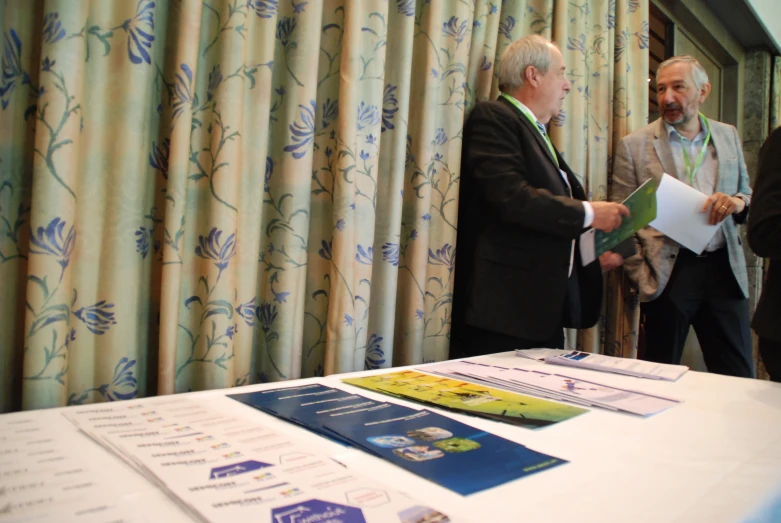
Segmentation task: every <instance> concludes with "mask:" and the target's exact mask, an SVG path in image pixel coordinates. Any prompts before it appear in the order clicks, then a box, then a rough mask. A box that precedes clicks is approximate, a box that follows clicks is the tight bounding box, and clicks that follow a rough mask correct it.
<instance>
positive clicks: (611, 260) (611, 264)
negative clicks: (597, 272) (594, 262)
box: [599, 251, 624, 272]
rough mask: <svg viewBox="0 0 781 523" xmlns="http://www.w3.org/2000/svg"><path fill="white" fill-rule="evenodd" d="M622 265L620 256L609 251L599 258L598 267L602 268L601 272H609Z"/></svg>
mask: <svg viewBox="0 0 781 523" xmlns="http://www.w3.org/2000/svg"><path fill="white" fill-rule="evenodd" d="M623 264H624V259H623V258H622V257H621V255H620V254H616V253H614V252H611V251H607V252H606V253H604V254H602V255H600V257H599V265H600V267H602V272H610V271H612V270H613V269H615V268H617V267H621V266H622V265H623Z"/></svg>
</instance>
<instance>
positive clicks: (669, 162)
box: [654, 118, 685, 181]
mask: <svg viewBox="0 0 781 523" xmlns="http://www.w3.org/2000/svg"><path fill="white" fill-rule="evenodd" d="M656 122H657V125H656V129H654V149H656V156H658V157H659V163H661V164H662V169H664V172H666V173H667V174H669V175H670V176H675V177H676V178H678V179H679V180H680V179H681V177H680V175H679V174H678V169H676V168H675V160H673V151H672V149H670V142H669V139H668V137H667V130H666V129H665V128H664V123H663V120H662V119H661V118H659V119H658V120H657V121H656ZM683 181H685V180H683Z"/></svg>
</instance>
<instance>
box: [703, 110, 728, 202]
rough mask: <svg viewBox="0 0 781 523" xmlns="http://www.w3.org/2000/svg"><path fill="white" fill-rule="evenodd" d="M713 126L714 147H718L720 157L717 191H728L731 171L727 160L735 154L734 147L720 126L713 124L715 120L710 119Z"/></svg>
mask: <svg viewBox="0 0 781 523" xmlns="http://www.w3.org/2000/svg"><path fill="white" fill-rule="evenodd" d="M708 123H709V124H710V127H711V134H710V139H711V141H712V142H713V147H714V148H715V149H716V157H717V158H718V159H719V170H718V179H717V180H716V192H727V191H725V190H724V188H725V187H726V183H727V178H728V177H729V176H730V172H729V170H728V169H726V167H727V160H728V159H729V156H731V155H732V154H734V153H733V152H732V148H730V147H729V146H728V145H727V142H726V141H725V140H724V136H722V135H721V131H720V129H719V127H718V126H714V125H713V120H710V119H709V120H708Z"/></svg>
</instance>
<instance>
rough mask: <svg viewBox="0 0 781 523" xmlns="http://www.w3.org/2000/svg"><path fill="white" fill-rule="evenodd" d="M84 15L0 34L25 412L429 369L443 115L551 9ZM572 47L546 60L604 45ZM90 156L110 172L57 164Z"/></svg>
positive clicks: (456, 137)
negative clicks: (17, 147) (16, 146)
mask: <svg viewBox="0 0 781 523" xmlns="http://www.w3.org/2000/svg"><path fill="white" fill-rule="evenodd" d="M619 1H622V0H619ZM92 3H94V2H86V3H85V5H84V6H83V8H82V9H74V10H67V11H66V10H63V9H55V10H51V11H48V12H46V13H43V15H42V19H41V20H40V23H41V24H42V26H41V27H42V28H43V29H42V33H41V35H40V41H38V42H36V41H33V40H32V39H31V37H29V36H27V35H28V33H29V29H28V28H24V27H22V26H19V27H10V28H8V29H7V30H6V31H5V32H4V34H3V38H2V42H3V51H2V76H0V107H1V110H2V111H3V113H2V117H3V118H6V119H8V118H12V115H13V118H17V119H20V121H21V122H22V123H23V124H24V125H26V126H27V128H28V129H29V131H30V132H31V133H34V136H35V140H34V153H33V154H32V155H31V156H27V157H24V158H21V157H13V158H10V157H9V158H6V157H3V156H0V173H2V174H1V175H0V218H1V219H0V230H2V231H4V232H5V234H4V235H2V236H0V270H7V271H9V272H4V273H3V274H11V272H10V271H11V270H12V268H13V270H14V271H16V267H18V266H19V265H20V264H21V266H25V267H27V275H28V276H27V285H26V289H25V288H22V291H20V293H18V294H14V296H17V297H19V300H17V301H18V303H19V304H20V305H21V307H19V308H18V310H20V311H21V312H16V313H15V314H16V316H14V317H20V316H19V314H22V315H24V321H23V323H24V332H23V334H22V338H23V345H24V350H25V353H24V357H23V383H22V386H21V391H22V392H21V396H22V401H21V404H22V405H23V407H24V408H33V407H41V406H54V405H61V404H66V403H70V404H79V403H87V402H93V401H114V400H121V399H129V398H132V397H136V396H137V395H147V394H154V393H156V392H176V391H186V390H194V389H203V388H213V387H228V386H240V385H245V384H248V383H255V382H266V381H274V380H282V379H290V378H295V377H299V376H319V375H323V374H327V373H333V372H344V371H351V370H359V369H363V368H366V369H375V368H383V367H389V366H391V365H393V364H399V363H416V362H423V361H435V360H440V359H444V358H446V357H447V352H448V344H449V338H448V337H449V332H450V316H451V309H452V297H453V295H452V285H453V275H454V268H455V263H456V252H457V248H456V245H455V232H456V221H457V220H456V218H457V217H456V210H457V198H458V180H459V174H460V165H459V163H460V151H461V128H462V124H463V119H464V116H465V114H466V113H467V112H468V111H469V109H470V108H471V106H472V105H473V104H474V103H475V102H476V101H479V100H483V99H486V98H488V97H489V96H491V95H492V93H493V94H495V89H496V86H495V78H494V75H495V71H496V68H497V66H498V61H499V59H500V57H501V53H502V52H503V50H504V48H505V47H506V45H507V44H509V43H510V41H512V40H514V39H516V38H518V37H519V36H522V35H523V34H528V33H530V32H537V33H543V34H547V33H549V32H550V30H551V25H552V24H551V23H552V19H553V10H552V9H551V7H550V5H549V2H545V1H542V0H530V1H528V2H520V1H513V0H508V1H506V2H504V1H503V2H498V1H493V2H491V1H486V0H478V1H475V2H452V3H451V2H448V3H445V4H443V6H442V7H441V8H440V9H438V10H436V11H434V10H432V7H431V5H430V3H429V2H427V1H414V0H395V1H394V0H390V1H387V0H366V1H362V2H361V3H360V5H352V4H347V3H344V2H341V1H338V0H326V1H324V2H322V3H315V2H306V1H300V2H297V1H295V0H290V1H288V0H285V1H276V0H206V1H204V2H203V3H202V5H201V12H200V13H199V14H198V13H195V12H190V11H185V10H184V9H185V8H184V7H183V6H182V5H180V4H179V3H178V2H172V1H165V0H137V1H136V2H133V3H130V2H128V3H124V2H123V3H122V5H121V6H117V7H115V8H114V9H112V10H108V11H107V12H103V11H100V12H99V11H98V10H96V9H93V7H94V6H92V5H91V4H92ZM601 3H604V4H605V6H608V5H610V6H612V7H609V8H608V7H605V8H604V9H603V11H605V13H606V14H605V18H606V20H608V21H610V20H612V22H610V23H613V24H614V23H615V10H616V7H615V0H603V1H602V2H601ZM88 4H89V5H88ZM640 4H642V5H640ZM584 5H585V7H573V8H571V9H570V10H572V9H574V10H576V11H578V10H579V12H578V13H573V16H574V17H577V16H587V14H586V11H587V10H588V9H589V7H588V5H587V4H584ZM645 5H646V4H645V2H636V1H629V2H627V4H626V5H625V6H622V8H623V9H627V10H629V12H633V10H634V11H637V10H642V9H641V7H642V6H645ZM603 7H604V6H603ZM21 9H24V8H21ZM347 9H353V10H354V12H353V13H352V15H353V16H352V18H350V17H348V16H347V13H346V10H347ZM557 9H560V7H557ZM611 13H612V14H611ZM575 15H577V16H575ZM611 16H612V18H610V17H611ZM172 17H181V20H180V22H179V23H180V24H181V27H178V28H177V29H176V30H174V31H173V33H172V34H168V35H167V34H166V31H171V29H170V27H168V28H167V27H165V25H166V24H168V26H171V23H172V22H171V18H172ZM350 20H352V21H350ZM199 23H200V27H199V28H198V30H196V31H195V36H194V37H193V35H192V34H185V33H186V32H187V31H188V27H191V26H192V27H198V24H199ZM348 23H353V24H355V27H347V24H348ZM188 24H190V25H188ZM576 25H577V24H576ZM488 27H494V28H495V29H494V31H495V33H494V34H493V35H490V34H487V28H488ZM606 30H607V29H606ZM177 31H178V33H179V34H178V35H177ZM622 31H623V29H622ZM647 31H648V26H647V23H646V24H645V25H643V26H642V28H641V29H639V30H638V31H637V32H631V31H629V32H626V31H625V32H619V36H618V37H617V38H616V44H615V47H614V58H615V59H616V60H619V59H621V58H622V56H623V53H625V51H624V49H625V47H622V46H626V45H630V44H631V41H632V40H633V39H634V42H636V45H640V46H642V45H645V46H646V47H647V45H648V40H647ZM402 34H406V35H408V36H405V37H404V38H407V39H408V41H405V42H394V43H397V44H398V45H394V46H389V45H388V39H389V38H394V39H397V40H398V39H399V35H402ZM585 34H586V33H585V32H584V34H580V33H577V34H576V33H575V32H572V33H571V34H569V35H568V37H567V40H566V42H565V43H566V44H567V49H572V50H573V51H578V52H581V53H583V54H584V55H585V54H587V53H591V52H593V50H595V49H599V51H600V53H602V54H604V52H606V51H607V50H608V49H609V46H608V45H607V44H606V43H603V42H599V41H597V40H592V41H588V38H587V37H586V36H585ZM259 35H264V36H263V38H265V42H264V43H260V40H259V39H258V37H259ZM265 35H268V36H269V38H266V37H265ZM356 35H357V36H356ZM348 37H349V38H351V39H352V40H351V41H349V42H347V41H346V39H347V38H348ZM198 38H200V41H197V39H198ZM251 42H255V43H252V44H251ZM35 46H40V50H41V53H40V59H39V60H40V62H39V63H37V64H36V63H32V62H31V56H32V55H33V53H32V50H33V48H35ZM570 46H571V47H570ZM66 63H67V64H76V65H74V66H73V67H65V66H64V64H66ZM95 67H100V68H107V69H108V70H109V71H110V72H111V74H112V75H113V74H116V75H118V76H116V78H127V79H128V82H130V84H132V88H124V86H118V85H115V86H113V87H111V88H112V89H114V90H115V91H116V92H115V93H114V94H112V96H113V98H112V99H111V101H110V110H111V111H118V112H117V114H121V115H124V116H122V119H120V120H118V121H119V122H120V123H119V124H114V125H117V126H116V127H114V128H113V129H112V132H114V133H116V134H117V136H121V137H122V140H123V141H118V142H117V145H116V146H109V143H110V141H105V140H103V138H104V136H103V135H102V134H105V132H106V127H105V126H106V125H107V124H106V123H105V122H104V117H103V116H102V115H101V111H106V110H107V106H106V103H105V102H103V101H100V100H97V99H96V98H95V97H94V96H90V94H89V93H98V92H101V90H103V91H105V90H106V89H108V88H109V84H107V83H106V82H107V80H106V78H100V79H99V80H98V81H97V82H95V84H96V85H95V87H93V86H92V85H91V84H85V83H84V81H83V77H84V76H85V75H86V73H87V72H88V71H92V70H97V69H95ZM342 67H348V68H349V70H342ZM593 72H595V73H596V72H598V71H596V70H595V71H593ZM343 78H349V79H350V80H349V81H348V82H347V84H345V81H344V80H343ZM583 83H584V82H580V83H579V82H578V81H577V79H573V85H575V86H576V87H577V88H578V91H579V92H580V93H582V96H583V97H584V98H588V96H589V90H588V87H587V86H586V87H585V89H584V90H581V85H582V84H583ZM17 107H18V108H19V110H18V111H17ZM147 107H148V108H149V109H150V110H149V111H147V112H146V113H144V110H145V109H144V108H147ZM140 113H143V117H142V118H139V117H138V115H139V114H140ZM147 113H148V114H147ZM626 113H627V114H628V113H629V111H628V109H627V110H626ZM115 120H116V119H115ZM565 121H566V113H565V112H562V113H561V114H560V115H559V117H558V118H557V119H555V120H554V125H555V126H558V127H561V126H564V123H565ZM123 129H124V130H123ZM126 130H130V131H131V132H132V133H133V135H132V136H131V135H128V134H127V133H126V132H125V131H126ZM3 139H7V138H3ZM118 140H119V139H118ZM131 144H132V145H131ZM399 146H401V147H399ZM95 147H97V148H98V154H99V156H100V158H101V159H102V161H104V162H105V165H107V166H110V167H107V168H105V169H101V168H96V167H95V166H97V165H98V164H97V163H95V164H94V165H92V164H89V165H88V166H87V167H85V168H82V165H81V164H78V163H74V162H76V161H78V162H84V161H85V160H84V157H83V156H82V158H81V159H80V160H76V159H75V158H78V156H75V155H78V154H79V152H80V151H85V150H91V148H95ZM112 147H113V148H112ZM101 148H102V149H101ZM401 149H403V153H402V152H401ZM112 155H113V156H112ZM131 157H132V158H135V159H134V160H132V161H130V160H129V158H131ZM20 158H21V159H20ZM11 165H13V166H14V169H17V166H20V165H27V166H28V168H29V169H30V170H31V171H32V172H33V177H34V179H35V184H34V186H33V187H32V188H31V187H30V186H29V185H27V186H25V185H24V184H25V182H24V181H23V180H22V179H21V178H20V177H19V176H17V175H11V171H10V168H11ZM82 171H83V172H82ZM114 171H116V172H117V173H118V174H113V172H114ZM14 172H15V171H14ZM7 173H8V174H7ZM101 177H103V178H101ZM95 180H102V181H100V182H97V183H98V185H95V186H94V187H95V188H93V184H94V183H96V182H95ZM106 180H110V181H106ZM123 180H133V188H132V189H130V191H131V192H130V193H128V192H127V191H128V190H129V189H128V185H127V182H125V181H123ZM97 187H100V190H101V191H105V194H106V196H105V197H104V196H101V195H99V194H98V193H97V192H96V191H97V190H98V189H96V188H97ZM139 187H140V189H139ZM123 191H124V192H123ZM131 194H132V196H131ZM41 201H42V202H55V201H56V202H57V203H56V204H51V205H47V204H46V203H43V204H41V203H35V204H33V203H32V202H41ZM103 215H105V216H106V218H105V220H107V221H106V222H105V223H102V222H100V220H101V219H102V216H103ZM92 260H97V261H94V262H93V261H92ZM85 264H92V265H85ZM83 267H92V268H94V270H93V269H89V270H86V271H85V270H84V269H83ZM104 271H105V272H106V274H103V273H104ZM15 310H16V309H15ZM9 321H10V320H9ZM5 339H11V338H5ZM76 346H78V347H79V350H78V352H75V351H72V349H74V347H76ZM153 347H154V348H155V350H151V349H152V348H153ZM158 352H159V356H152V355H157V354H158ZM154 357H157V358H158V359H157V360H154V359H153V360H150V358H154ZM93 361H97V362H99V364H98V365H97V367H95V369H96V371H95V372H94V373H93V372H88V369H92V367H93ZM153 368H156V369H157V370H156V371H154V372H150V369H153ZM2 408H9V407H8V404H5V405H0V409H2Z"/></svg>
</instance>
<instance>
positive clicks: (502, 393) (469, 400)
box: [342, 370, 588, 429]
mask: <svg viewBox="0 0 781 523" xmlns="http://www.w3.org/2000/svg"><path fill="white" fill-rule="evenodd" d="M342 381H343V382H344V383H347V384H349V385H355V386H357V387H361V388H364V389H368V390H372V391H375V392H381V393H384V394H388V395H391V396H395V397H397V398H402V399H406V400H412V401H417V402H420V403H424V404H427V405H435V406H437V407H441V408H445V409H448V410H452V411H455V412H459V413H461V414H471V415H473V416H479V417H482V418H488V419H493V420H496V421H502V422H504V423H510V424H513V425H518V426H521V427H525V428H529V429H536V428H540V427H545V426H547V425H553V424H555V423H558V422H560V421H564V420H568V419H570V418H573V417H575V416H577V415H579V414H583V413H584V412H588V411H587V410H586V409H582V408H580V407H573V406H571V405H564V404H562V403H556V402H554V401H548V400H544V399H541V398H535V397H533V396H526V395H524V394H517V393H515V392H509V391H506V390H501V389H497V388H493V387H487V386H485V385H478V384H476V383H469V382H466V381H460V380H454V379H452V378H443V377H441V376H433V375H431V374H424V373H422V372H416V371H413V370H405V371H399V372H393V373H389V374H379V375H375V376H368V377H365V378H348V379H344V380H342Z"/></svg>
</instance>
